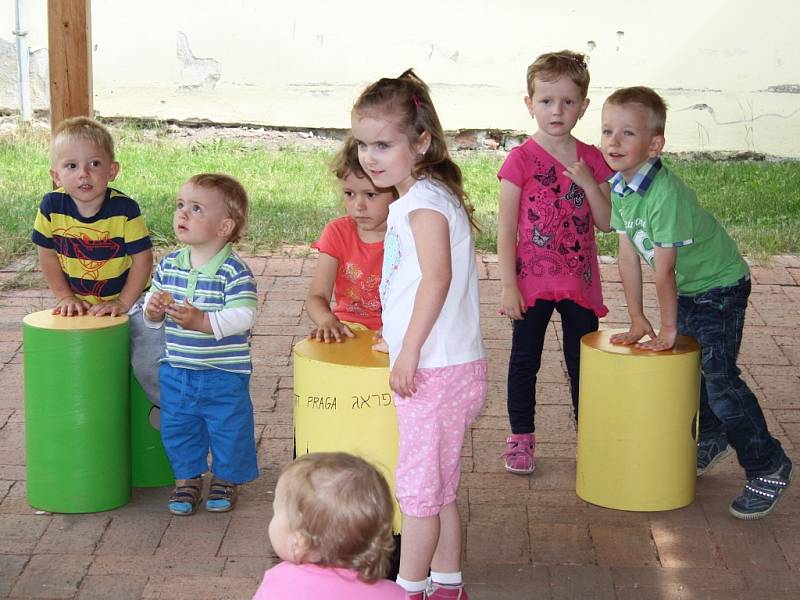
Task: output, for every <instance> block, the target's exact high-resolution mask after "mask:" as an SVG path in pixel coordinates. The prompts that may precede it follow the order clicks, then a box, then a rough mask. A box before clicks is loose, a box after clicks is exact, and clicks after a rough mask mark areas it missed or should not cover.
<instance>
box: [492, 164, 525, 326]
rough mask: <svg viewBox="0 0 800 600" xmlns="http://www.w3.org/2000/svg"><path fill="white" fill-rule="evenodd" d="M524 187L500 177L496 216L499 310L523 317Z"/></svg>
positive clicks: (507, 314) (517, 318)
mask: <svg viewBox="0 0 800 600" xmlns="http://www.w3.org/2000/svg"><path fill="white" fill-rule="evenodd" d="M521 193H522V190H521V189H520V188H518V187H517V186H516V185H514V184H513V183H511V182H510V181H508V180H506V179H501V180H500V209H499V211H498V215H497V260H498V262H499V264H500V283H501V284H502V290H501V294H500V313H501V314H503V315H505V316H507V317H509V318H510V319H514V320H517V321H518V320H520V319H522V315H523V314H524V313H525V309H526V308H527V307H526V306H525V300H524V299H523V298H522V294H520V292H519V286H518V285H517V231H518V228H519V223H518V222H517V219H518V218H519V198H520V194H521Z"/></svg>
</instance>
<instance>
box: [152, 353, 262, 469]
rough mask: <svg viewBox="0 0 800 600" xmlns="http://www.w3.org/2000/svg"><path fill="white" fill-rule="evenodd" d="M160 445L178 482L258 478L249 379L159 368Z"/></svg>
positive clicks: (217, 371)
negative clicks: (202, 477) (205, 478)
mask: <svg viewBox="0 0 800 600" xmlns="http://www.w3.org/2000/svg"><path fill="white" fill-rule="evenodd" d="M159 381H160V383H161V440H162V441H163V442H164V449H165V450H166V451H167V457H168V458H169V462H170V464H171V465H172V470H173V472H174V473H175V478H176V479H189V478H191V477H195V476H196V475H198V474H202V473H205V472H206V471H208V470H209V469H208V453H209V450H210V451H211V457H212V460H213V465H212V469H211V470H212V471H213V473H214V475H216V476H217V477H219V478H220V479H224V480H225V481H230V482H231V483H246V482H248V481H252V480H253V479H256V478H257V477H258V464H257V462H256V442H255V435H254V424H253V421H254V419H253V403H252V402H251V400H250V389H249V388H250V375H249V374H242V373H230V372H228V371H222V370H220V369H197V370H195V369H183V368H178V367H173V366H171V365H170V364H168V363H162V364H161V367H160V369H159Z"/></svg>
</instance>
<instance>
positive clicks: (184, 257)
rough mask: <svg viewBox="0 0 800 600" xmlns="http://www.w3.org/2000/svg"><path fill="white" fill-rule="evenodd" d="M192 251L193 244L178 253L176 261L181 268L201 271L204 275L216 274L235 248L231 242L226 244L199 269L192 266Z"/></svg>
mask: <svg viewBox="0 0 800 600" xmlns="http://www.w3.org/2000/svg"><path fill="white" fill-rule="evenodd" d="M190 252H191V246H186V247H184V248H182V249H181V251H180V252H179V253H178V256H177V257H176V258H175V263H176V264H177V266H178V267H179V268H181V269H186V270H187V271H199V272H200V273H202V274H203V275H214V274H215V273H216V272H217V271H219V268H220V266H222V263H224V262H225V261H226V260H228V257H229V256H230V255H231V254H232V253H233V248H232V247H231V245H230V244H225V245H224V246H223V247H222V249H221V250H220V251H219V252H217V254H216V255H215V256H214V258H212V259H211V260H210V261H208V262H207V263H206V264H204V265H203V266H202V267H200V268H199V269H195V268H194V267H192V261H191V260H190Z"/></svg>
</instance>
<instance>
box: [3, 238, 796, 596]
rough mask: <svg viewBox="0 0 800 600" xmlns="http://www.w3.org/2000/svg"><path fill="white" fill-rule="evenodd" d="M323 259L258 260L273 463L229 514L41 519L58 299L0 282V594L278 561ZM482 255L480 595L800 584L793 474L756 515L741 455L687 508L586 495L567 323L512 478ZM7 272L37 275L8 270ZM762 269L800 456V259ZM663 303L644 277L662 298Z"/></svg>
mask: <svg viewBox="0 0 800 600" xmlns="http://www.w3.org/2000/svg"><path fill="white" fill-rule="evenodd" d="M314 261H315V259H314V257H313V256H311V257H309V256H305V252H304V251H303V250H298V249H290V250H288V251H287V252H286V253H284V254H282V255H270V256H266V255H264V256H254V257H252V258H250V259H249V262H250V265H251V266H252V268H253V270H254V272H255V273H256V274H257V275H258V280H259V292H260V298H261V303H260V312H259V317H258V323H257V325H256V328H255V336H254V342H253V346H254V355H255V374H254V376H253V383H252V385H253V398H254V404H255V410H256V423H257V435H258V440H259V458H260V461H261V466H262V468H263V475H262V477H261V478H260V479H259V481H257V482H256V483H254V484H251V485H248V486H247V487H246V488H245V489H244V491H243V495H242V497H241V499H240V503H239V506H238V508H237V509H236V510H235V511H234V512H232V513H227V514H213V515H212V514H208V513H205V512H204V511H202V510H201V511H200V512H198V514H196V515H195V516H193V517H191V518H183V517H172V516H170V515H169V514H168V513H167V511H166V510H165V500H166V497H167V495H168V491H169V490H168V489H165V488H157V489H137V490H135V491H134V494H133V498H132V500H131V502H130V503H129V504H128V505H127V506H125V507H123V508H120V509H117V510H113V511H109V512H104V513H96V514H87V515H58V514H37V512H36V511H34V510H33V509H31V508H30V507H29V506H28V504H27V501H26V497H25V449H24V414H23V405H24V402H23V392H22V328H21V320H22V317H23V316H24V315H25V314H27V313H29V312H32V311H36V310H41V309H44V308H47V307H49V306H50V304H51V302H50V299H49V297H48V293H47V292H46V290H44V289H42V287H41V285H35V284H34V285H33V287H29V286H27V285H26V286H25V287H24V288H23V289H17V290H15V291H6V292H3V293H1V294H0V390H2V393H0V540H2V541H1V542H0V598H6V597H8V598H16V599H20V598H38V599H43V598H47V599H50V598H52V599H56V598H58V599H73V598H74V599H80V600H88V599H92V598H98V599H100V598H101V599H119V600H127V599H138V598H142V599H169V600H184V599H185V600H200V599H205V598H208V599H219V598H230V599H238V598H243V599H249V598H250V596H251V594H252V593H253V591H254V590H255V588H256V586H257V583H258V581H259V579H260V576H261V574H262V572H263V570H264V568H265V567H267V566H269V565H270V564H272V563H273V562H274V560H275V557H274V556H273V554H272V551H271V549H270V546H269V542H268V539H267V524H268V522H269V519H270V516H271V498H272V496H271V494H272V490H273V488H274V485H275V479H276V473H277V472H278V470H279V469H280V468H281V467H283V466H284V465H285V464H287V462H288V461H289V460H290V459H291V454H292V426H291V424H292V402H293V397H292V364H291V348H292V345H293V344H294V343H295V342H296V341H298V340H299V339H300V338H302V337H303V336H304V335H305V334H306V333H307V331H308V328H309V324H308V319H307V318H306V316H305V315H304V313H303V300H304V298H305V294H306V287H307V285H308V282H309V277H310V275H311V273H312V271H313V268H314ZM478 262H479V265H480V273H481V293H482V301H483V305H482V308H483V331H484V335H485V340H486V345H487V348H488V351H489V359H490V364H491V367H490V378H491V391H490V396H489V401H488V403H487V406H486V408H485V410H484V411H483V414H482V416H481V417H480V418H479V419H478V421H477V423H476V425H475V427H474V429H473V430H472V431H471V435H469V436H468V438H467V441H466V444H465V447H464V464H463V470H464V476H463V485H462V489H461V495H460V497H459V504H460V506H461V508H462V516H463V520H464V526H465V575H466V578H467V581H468V582H469V583H470V593H471V597H472V598H473V599H474V600H481V599H490V598H492V599H497V600H503V599H506V598H509V599H510V598H531V599H534V598H535V599H536V600H545V599H548V598H553V599H567V598H597V599H618V600H624V599H629V598H631V599H633V598H636V599H646V598H665V599H676V600H677V599H700V598H708V599H715V598H720V599H724V600H734V599H737V598H753V597H760V598H770V599H782V598H785V599H789V598H793V599H796V598H798V597H800V491H798V489H796V487H795V489H790V490H789V492H788V493H787V494H786V496H785V498H784V499H783V500H782V502H781V503H780V505H779V507H778V508H777V510H776V512H775V513H773V514H772V515H771V516H770V517H769V518H767V519H765V520H763V521H759V522H751V523H746V522H742V521H738V520H736V519H734V518H732V517H731V516H729V514H728V511H727V507H728V503H729V501H730V500H731V499H732V498H733V496H735V495H736V493H737V492H738V491H739V489H740V488H741V485H742V483H743V477H742V474H741V472H740V471H739V469H738V467H737V465H736V464H735V462H734V460H733V459H732V458H728V459H726V461H725V463H723V464H722V465H721V466H720V467H718V468H717V469H716V470H715V471H714V472H713V473H712V474H710V475H708V476H706V477H704V478H702V479H701V480H700V481H699V482H698V486H697V498H696V500H695V502H694V503H693V504H691V505H690V506H688V507H686V508H684V509H681V510H676V511H670V512H663V513H630V512H621V511H614V510H608V509H603V508H598V507H595V506H592V505H589V504H587V503H585V502H583V501H582V500H580V499H579V498H578V497H577V496H576V495H575V489H574V477H575V434H574V432H573V430H572V426H571V423H570V417H569V398H568V392H567V382H566V376H565V373H564V366H563V361H562V358H561V354H560V332H559V330H558V329H557V327H556V326H552V330H551V333H550V335H549V337H548V340H547V344H546V347H545V353H544V362H543V365H542V370H541V373H540V378H539V380H540V387H539V410H538V414H537V417H538V418H537V436H538V442H539V444H538V446H537V454H538V456H540V457H541V458H540V459H539V462H538V467H537V470H536V473H535V474H534V475H533V476H532V477H530V478H528V477H517V476H513V475H508V474H506V473H504V471H503V469H502V461H501V458H500V454H501V452H502V450H503V439H504V436H505V435H506V417H505V405H504V402H505V397H504V392H503V389H504V380H505V363H506V361H507V357H508V351H509V346H510V329H509V325H508V322H507V321H506V320H504V319H502V318H499V317H498V316H497V314H496V302H497V300H496V299H497V297H498V286H499V282H498V273H497V264H496V258H495V257H493V256H482V257H478ZM602 271H603V279H604V284H605V294H606V299H607V304H608V305H609V307H610V309H611V312H610V314H609V315H608V317H607V318H606V319H604V322H603V324H602V325H601V326H603V327H615V326H622V325H623V324H624V323H625V320H626V311H625V308H624V304H623V295H622V289H621V285H620V283H619V279H618V277H617V273H616V266H615V265H612V264H604V265H602ZM0 278H1V280H3V281H6V282H8V281H13V280H20V279H22V280H24V277H21V276H20V274H19V273H17V272H16V271H15V270H13V269H12V270H9V271H7V272H4V273H0ZM753 281H754V284H755V285H754V289H753V295H752V297H751V305H750V308H749V310H748V320H747V327H746V335H745V341H744V347H743V350H742V355H741V364H742V367H743V371H744V375H745V377H746V379H747V381H748V382H749V383H750V385H751V386H752V387H753V389H754V390H755V391H756V393H757V394H758V396H759V398H760V400H761V402H762V404H763V406H764V412H765V413H766V416H767V421H768V423H769V425H770V427H771V429H772V431H773V433H774V434H775V435H777V437H779V438H780V440H781V442H782V443H783V444H784V445H785V447H786V448H787V450H788V451H789V453H790V454H792V455H794V457H795V459H796V461H797V462H799V463H800V453H799V452H798V451H797V447H800V369H798V366H799V365H800V310H798V304H800V258H798V257H780V258H778V259H776V260H775V261H774V263H773V264H772V266H771V267H770V268H761V267H756V268H754V269H753ZM654 298H655V296H654V290H653V285H652V282H648V284H647V290H646V302H647V304H648V305H649V306H650V307H653V306H654V305H655V300H654ZM796 485H797V484H796Z"/></svg>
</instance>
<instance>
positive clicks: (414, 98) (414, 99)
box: [411, 94, 422, 110]
mask: <svg viewBox="0 0 800 600" xmlns="http://www.w3.org/2000/svg"><path fill="white" fill-rule="evenodd" d="M411 101H412V102H413V103H414V106H416V107H417V110H419V107H420V106H422V100H420V99H419V96H417V95H416V94H411Z"/></svg>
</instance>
